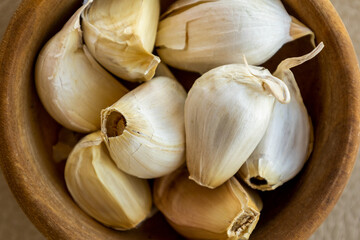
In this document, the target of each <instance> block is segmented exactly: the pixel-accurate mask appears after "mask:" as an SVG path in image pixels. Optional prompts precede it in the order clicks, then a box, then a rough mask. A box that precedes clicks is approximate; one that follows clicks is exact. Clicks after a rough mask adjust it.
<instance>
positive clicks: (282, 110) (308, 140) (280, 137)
mask: <svg viewBox="0 0 360 240" xmlns="http://www.w3.org/2000/svg"><path fill="white" fill-rule="evenodd" d="M323 46H324V45H323V44H322V43H321V44H319V46H318V47H317V48H316V49H314V50H313V51H312V52H311V53H309V54H307V55H305V56H302V57H298V58H289V59H286V60H284V61H283V62H282V63H280V65H279V67H278V69H277V70H276V72H275V73H274V75H275V76H277V77H278V78H280V79H282V80H283V81H284V82H285V83H286V85H287V86H288V87H289V90H290V94H291V101H290V103H289V104H285V105H284V104H280V103H275V106H274V111H273V113H272V116H271V120H270V123H269V127H268V129H267V131H266V134H265V136H264V137H263V139H262V140H261V141H260V143H259V145H258V146H257V147H256V149H255V150H254V152H253V153H252V154H251V156H250V157H249V159H248V160H247V161H246V162H245V163H244V165H243V166H242V167H241V169H240V171H239V175H240V176H241V178H242V179H243V180H244V181H245V182H246V183H247V184H248V185H249V186H251V187H252V188H254V189H258V190H263V191H265V190H273V189H275V188H277V187H278V186H281V185H282V184H283V183H284V182H286V181H288V180H290V179H292V178H293V177H294V176H295V175H296V174H298V173H299V171H300V170H301V169H302V167H303V166H304V164H305V162H306V160H307V159H308V157H309V155H310V153H311V151H312V146H313V129H312V124H311V120H310V117H309V116H308V113H307V110H306V107H305V105H304V103H303V99H302V97H301V93H300V89H299V87H298V85H297V83H296V80H295V77H294V75H293V74H292V72H291V71H290V70H289V69H290V68H292V67H295V66H297V65H300V64H302V63H304V62H306V61H308V60H310V59H312V58H313V57H315V56H316V55H317V54H318V53H319V52H320V51H321V50H322V48H323Z"/></svg>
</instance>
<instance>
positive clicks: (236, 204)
mask: <svg viewBox="0 0 360 240" xmlns="http://www.w3.org/2000/svg"><path fill="white" fill-rule="evenodd" d="M154 203H155V205H156V206H157V208H158V209H159V210H160V211H161V212H162V213H163V214H164V215H165V217H166V219H167V221H168V222H169V224H170V225H171V226H172V227H173V228H174V229H175V230H176V231H177V232H178V233H180V234H181V235H183V236H185V237H186V238H189V239H207V240H208V239H248V238H249V236H250V234H251V232H252V231H253V229H254V228H255V226H256V224H257V222H258V220H259V216H260V211H261V209H262V202H261V199H260V197H259V196H258V195H257V193H256V192H254V191H252V190H251V189H248V188H246V187H244V186H242V185H241V184H240V183H239V182H238V181H237V180H236V179H235V178H234V177H232V178H231V179H229V180H228V181H227V182H225V183H224V184H223V185H221V186H220V187H218V188H216V189H214V190H211V189H208V188H204V187H201V186H199V185H198V184H196V183H195V182H193V181H191V180H189V179H188V172H187V171H186V170H185V169H179V170H177V171H175V172H173V173H171V174H170V175H167V176H165V177H162V178H160V179H156V180H155V183H154Z"/></svg>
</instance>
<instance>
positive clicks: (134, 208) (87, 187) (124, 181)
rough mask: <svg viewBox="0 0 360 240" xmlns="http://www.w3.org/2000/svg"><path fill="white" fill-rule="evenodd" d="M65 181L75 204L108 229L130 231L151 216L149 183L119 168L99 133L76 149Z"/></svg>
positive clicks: (79, 144)
mask: <svg viewBox="0 0 360 240" xmlns="http://www.w3.org/2000/svg"><path fill="white" fill-rule="evenodd" d="M65 180H66V185H67V187H68V189H69V192H70V194H71V196H72V197H73V198H74V200H75V202H76V203H77V204H78V205H79V206H80V207H81V208H82V209H83V210H84V211H85V212H86V213H87V214H89V215H90V216H92V217H93V218H95V219H96V220H98V221H99V222H101V223H103V224H104V225H106V226H109V227H112V228H114V229H118V230H127V229H131V228H134V227H136V226H137V225H138V224H139V223H140V222H142V221H143V220H144V219H145V218H146V217H147V216H148V215H149V214H150V210H151V205H152V199H151V193H150V188H149V185H148V183H147V181H146V180H142V179H138V178H135V177H133V176H130V175H128V174H126V173H124V172H122V171H121V170H119V169H118V168H117V167H116V165H115V164H114V163H113V161H112V160H111V159H110V156H109V153H108V151H107V149H106V146H105V144H103V140H102V138H101V132H100V131H98V132H95V133H92V134H90V135H87V136H86V137H85V138H83V139H82V140H81V141H80V142H79V143H78V144H77V145H76V146H75V148H74V150H73V151H72V152H71V154H70V156H69V158H68V160H67V162H66V167H65Z"/></svg>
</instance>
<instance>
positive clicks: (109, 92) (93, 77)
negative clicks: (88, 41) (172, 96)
mask: <svg viewBox="0 0 360 240" xmlns="http://www.w3.org/2000/svg"><path fill="white" fill-rule="evenodd" d="M86 6H87V5H84V6H83V7H81V8H80V9H79V10H78V11H77V12H76V13H75V14H74V15H73V16H72V17H71V19H70V20H69V21H68V22H67V23H66V24H65V26H64V27H63V28H62V29H61V31H60V32H58V33H57V34H56V35H55V36H54V37H53V38H51V39H50V40H49V41H48V42H47V43H46V45H45V46H44V47H43V49H42V50H41V52H40V54H39V57H38V59H37V62H36V67H35V83H36V89H37V92H38V94H39V97H40V99H41V102H42V103H43V105H44V106H45V108H46V110H47V112H48V113H49V114H50V115H51V116H52V117H53V118H54V119H55V120H56V121H57V122H59V123H60V124H61V125H63V126H64V127H66V128H68V129H71V130H73V131H77V132H91V131H95V130H98V129H100V111H101V110H102V109H104V108H106V107H108V106H109V105H111V104H113V103H114V102H115V101H117V100H118V99H119V98H120V97H121V96H123V95H124V94H126V93H127V92H128V90H127V89H126V88H125V87H123V86H122V85H121V84H120V83H119V82H118V81H117V80H116V79H115V78H114V77H112V76H111V75H110V74H109V73H108V72H107V71H106V70H104V69H103V68H102V67H101V66H100V65H99V64H98V63H97V62H96V61H95V60H94V59H93V57H92V56H91V55H90V53H89V52H88V50H87V48H86V46H84V45H83V43H82V32H81V29H80V14H81V12H82V11H83V10H84V8H85V7H86Z"/></svg>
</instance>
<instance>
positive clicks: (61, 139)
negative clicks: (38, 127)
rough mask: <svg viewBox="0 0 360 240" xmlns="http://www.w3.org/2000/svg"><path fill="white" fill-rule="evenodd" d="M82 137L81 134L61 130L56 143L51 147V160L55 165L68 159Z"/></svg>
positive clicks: (64, 129)
mask: <svg viewBox="0 0 360 240" xmlns="http://www.w3.org/2000/svg"><path fill="white" fill-rule="evenodd" d="M82 137H83V134H80V133H77V132H73V131H70V130H69V129H66V128H61V129H60V131H59V133H58V141H57V143H56V144H55V145H53V147H52V156H53V160H54V162H56V163H59V162H61V161H64V160H66V159H67V158H68V156H69V154H70V153H71V151H72V149H73V148H74V147H75V145H76V144H77V143H78V142H79V140H80V139H81V138H82Z"/></svg>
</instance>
